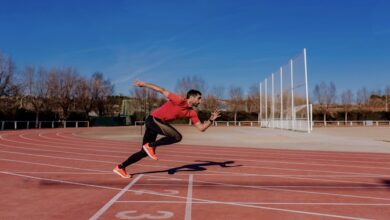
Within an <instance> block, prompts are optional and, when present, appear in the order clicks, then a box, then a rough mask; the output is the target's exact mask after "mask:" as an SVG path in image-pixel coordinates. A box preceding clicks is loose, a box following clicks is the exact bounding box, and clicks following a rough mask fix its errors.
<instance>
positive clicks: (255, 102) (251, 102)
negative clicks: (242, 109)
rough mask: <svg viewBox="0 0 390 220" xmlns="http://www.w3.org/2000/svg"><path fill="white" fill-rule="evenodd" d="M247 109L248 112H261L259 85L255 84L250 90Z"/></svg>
mask: <svg viewBox="0 0 390 220" xmlns="http://www.w3.org/2000/svg"><path fill="white" fill-rule="evenodd" d="M246 109H247V111H248V112H259V111H260V92H259V85H258V84H253V85H252V86H251V87H250V88H249V92H248V96H247V98H246Z"/></svg>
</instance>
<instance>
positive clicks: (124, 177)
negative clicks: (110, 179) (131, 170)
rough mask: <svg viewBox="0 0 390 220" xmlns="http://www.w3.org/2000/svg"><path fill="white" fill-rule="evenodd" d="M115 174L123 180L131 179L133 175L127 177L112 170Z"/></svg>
mask: <svg viewBox="0 0 390 220" xmlns="http://www.w3.org/2000/svg"><path fill="white" fill-rule="evenodd" d="M112 171H113V172H114V173H115V174H117V175H118V176H120V177H122V178H123V179H130V178H131V175H129V176H128V177H126V176H123V175H122V174H121V173H119V172H118V171H117V170H116V169H113V170H112Z"/></svg>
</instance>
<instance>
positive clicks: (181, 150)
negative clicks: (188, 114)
mask: <svg viewBox="0 0 390 220" xmlns="http://www.w3.org/2000/svg"><path fill="white" fill-rule="evenodd" d="M94 129H99V128H94ZM81 131H83V129H53V130H52V129H49V130H23V131H8V132H0V178H1V181H0V195H1V199H0V201H1V203H0V219H186V220H190V219H194V220H200V219H202V220H203V219H246V220H249V219H390V208H389V206H390V155H389V154H369V153H340V152H319V151H292V150H270V149H253V148H244V146H243V147H242V148H227V147H213V146H187V145H180V144H178V145H171V146H166V147H160V148H159V149H158V152H157V153H158V156H159V158H160V160H159V161H153V160H150V159H148V158H146V159H144V160H142V161H141V162H139V163H137V164H135V165H132V166H130V167H128V168H127V170H128V172H130V173H139V174H138V175H135V176H134V178H132V179H129V180H126V179H121V178H119V177H118V176H116V175H114V174H113V173H112V172H111V170H112V168H113V167H114V166H115V165H116V164H118V163H119V162H122V161H123V160H124V159H125V158H126V157H128V156H129V155H130V154H131V153H133V152H135V151H136V150H139V149H140V146H139V143H129V142H124V141H109V140H98V139H93V138H84V137H81V136H79V135H78V133H79V132H81ZM227 161H233V162H234V163H229V162H228V163H226V162H227ZM223 164H225V165H226V167H224V166H222V165H223ZM171 168H177V169H176V172H175V173H174V174H172V175H170V174H168V173H167V170H168V169H171ZM148 172H149V173H148Z"/></svg>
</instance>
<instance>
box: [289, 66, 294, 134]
mask: <svg viewBox="0 0 390 220" xmlns="http://www.w3.org/2000/svg"><path fill="white" fill-rule="evenodd" d="M290 68H291V70H290V73H291V80H290V81H291V129H292V130H294V129H295V113H294V68H293V61H292V59H291V60H290Z"/></svg>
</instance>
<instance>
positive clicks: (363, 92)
mask: <svg viewBox="0 0 390 220" xmlns="http://www.w3.org/2000/svg"><path fill="white" fill-rule="evenodd" d="M369 97H370V95H369V92H368V90H367V88H366V87H363V88H361V89H359V90H358V91H357V92H356V104H357V105H358V107H359V109H360V111H361V110H362V108H363V107H364V106H366V105H367V104H368V99H369Z"/></svg>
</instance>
